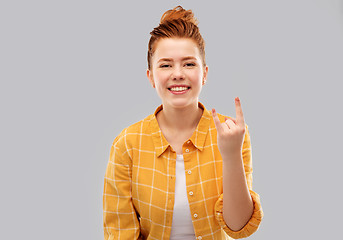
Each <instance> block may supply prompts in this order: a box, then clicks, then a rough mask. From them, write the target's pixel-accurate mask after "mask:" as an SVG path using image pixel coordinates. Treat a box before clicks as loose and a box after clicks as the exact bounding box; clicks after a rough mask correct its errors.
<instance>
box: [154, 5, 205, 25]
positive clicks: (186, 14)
mask: <svg viewBox="0 0 343 240" xmlns="http://www.w3.org/2000/svg"><path fill="white" fill-rule="evenodd" d="M173 20H183V21H185V22H191V23H193V24H194V25H196V26H197V25H198V20H197V19H196V18H195V17H194V14H193V12H192V10H185V9H184V8H183V7H181V6H177V7H175V8H173V9H171V10H168V11H166V12H165V13H164V14H163V15H162V17H161V21H160V24H164V23H165V22H170V21H173Z"/></svg>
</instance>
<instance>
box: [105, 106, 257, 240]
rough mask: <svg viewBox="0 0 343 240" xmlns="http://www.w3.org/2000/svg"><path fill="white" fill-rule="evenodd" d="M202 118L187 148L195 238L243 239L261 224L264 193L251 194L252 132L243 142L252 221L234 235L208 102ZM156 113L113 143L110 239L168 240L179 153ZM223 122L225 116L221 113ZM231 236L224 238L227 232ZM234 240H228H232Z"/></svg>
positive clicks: (107, 227) (109, 179) (107, 188)
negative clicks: (225, 207) (225, 205)
mask: <svg viewBox="0 0 343 240" xmlns="http://www.w3.org/2000/svg"><path fill="white" fill-rule="evenodd" d="M198 105H199V107H201V108H202V109H203V114H202V117H201V119H200V121H199V124H198V126H197V128H196V130H195V132H194V133H193V135H192V136H191V138H190V139H189V140H188V141H186V142H185V143H184V144H183V147H182V153H183V157H184V165H185V175H186V189H187V195H188V196H187V197H188V202H189V207H190V211H191V216H192V221H193V227H194V232H195V235H196V239H202V240H207V239H225V238H226V239H230V237H232V238H235V239H237V238H244V237H248V236H249V235H251V234H252V233H254V232H255V231H256V230H257V229H258V226H259V224H260V222H261V220H262V216H263V213H262V208H261V204H260V200H259V195H258V194H257V193H255V192H253V191H252V162H251V145H250V136H249V131H248V129H246V134H245V137H244V143H243V151H242V154H243V155H242V156H243V161H244V168H245V174H246V179H247V183H248V187H249V190H250V193H251V197H252V199H253V202H254V212H253V214H252V216H251V218H250V220H249V222H248V223H247V224H246V225H245V226H244V227H243V228H242V229H241V230H239V231H232V230H231V229H229V227H228V226H227V225H226V224H225V222H224V219H223V214H222V212H223V183H222V182H223V169H222V157H221V155H220V152H219V150H218V147H217V131H216V128H215V125H214V121H213V118H212V114H211V112H210V111H209V110H207V109H206V108H205V107H204V105H203V104H201V103H200V102H199V104H198ZM161 109H162V105H161V106H159V107H158V108H157V109H156V111H155V113H154V114H151V115H149V116H148V117H146V118H145V119H143V120H141V121H139V122H137V123H135V124H133V125H131V126H129V127H128V128H126V129H124V130H123V131H122V132H121V133H120V134H119V135H118V136H117V137H116V138H115V140H114V142H113V145H112V147H111V152H110V158H109V162H108V165H107V169H106V175H105V181H104V182H105V183H104V194H103V208H104V209H103V210H104V211H103V214H104V215H103V216H104V235H105V239H106V240H113V239H116V240H117V239H120V240H131V239H158V240H160V239H169V236H170V232H171V227H172V218H173V207H174V192H175V164H176V162H175V161H176V152H175V151H174V150H173V149H172V148H171V146H170V145H169V143H168V142H167V140H166V139H165V138H164V136H163V134H162V132H161V129H160V128H159V125H158V122H157V119H156V114H157V113H158V112H159V111H160V110H161ZM218 117H219V119H220V120H221V122H223V121H224V117H225V116H223V115H221V114H218ZM224 232H225V233H226V234H225V233H224ZM227 235H228V236H230V237H228V236H227Z"/></svg>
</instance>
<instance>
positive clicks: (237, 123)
mask: <svg viewBox="0 0 343 240" xmlns="http://www.w3.org/2000/svg"><path fill="white" fill-rule="evenodd" d="M235 105H236V119H234V118H227V117H225V122H223V123H221V122H220V120H219V118H218V115H217V113H216V110H215V109H214V108H213V109H212V116H213V120H214V124H215V126H216V129H217V144H218V148H219V152H220V154H221V155H222V158H223V159H224V158H229V159H230V158H231V157H233V156H241V154H242V146H243V140H244V135H245V122H244V117H243V111H242V107H241V102H240V100H239V98H238V97H236V98H235ZM238 154H239V155H238Z"/></svg>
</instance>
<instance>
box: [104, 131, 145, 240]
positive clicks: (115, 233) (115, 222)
mask: <svg viewBox="0 0 343 240" xmlns="http://www.w3.org/2000/svg"><path fill="white" fill-rule="evenodd" d="M122 140H123V138H120V137H119V136H118V137H117V138H116V139H115V140H114V142H113V144H112V147H111V152H110V158H109V161H108V165H107V169H106V174H105V180H104V193H103V217H104V236H105V238H104V239H105V240H114V239H116V240H117V239H118V240H120V239H125V240H126V239H140V237H139V236H140V226H139V221H138V218H137V214H136V211H135V209H134V207H133V204H132V195H131V170H132V168H131V166H132V163H131V158H130V156H129V155H128V152H127V151H123V150H121V149H123V147H122V146H125V144H121V143H120V142H122Z"/></svg>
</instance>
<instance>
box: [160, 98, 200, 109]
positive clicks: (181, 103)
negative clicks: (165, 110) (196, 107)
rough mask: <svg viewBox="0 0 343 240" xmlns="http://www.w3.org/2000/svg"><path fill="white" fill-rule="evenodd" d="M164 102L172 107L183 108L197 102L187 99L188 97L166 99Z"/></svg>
mask: <svg viewBox="0 0 343 240" xmlns="http://www.w3.org/2000/svg"><path fill="white" fill-rule="evenodd" d="M165 104H167V105H168V106H171V107H174V108H185V107H187V106H190V105H192V104H198V100H192V101H191V100H189V99H174V100H172V101H168V102H166V103H165Z"/></svg>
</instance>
